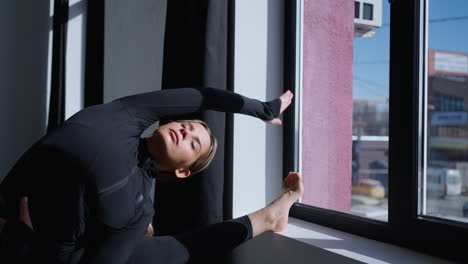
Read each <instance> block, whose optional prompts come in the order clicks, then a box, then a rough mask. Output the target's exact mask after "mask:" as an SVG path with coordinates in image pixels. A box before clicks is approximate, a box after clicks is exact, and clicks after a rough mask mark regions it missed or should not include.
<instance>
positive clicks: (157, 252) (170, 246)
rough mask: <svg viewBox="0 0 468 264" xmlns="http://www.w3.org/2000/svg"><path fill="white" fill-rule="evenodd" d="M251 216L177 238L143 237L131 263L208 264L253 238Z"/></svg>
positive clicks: (183, 234)
mask: <svg viewBox="0 0 468 264" xmlns="http://www.w3.org/2000/svg"><path fill="white" fill-rule="evenodd" d="M252 234H253V233H252V224H251V222H250V220H249V218H248V216H243V217H240V218H236V219H232V220H229V221H225V222H222V223H218V224H212V225H208V226H205V227H202V228H200V229H198V230H194V231H191V232H187V233H182V234H179V235H174V236H153V237H143V238H142V240H140V241H139V242H138V244H137V245H136V248H135V251H134V253H133V256H132V260H131V262H130V263H134V264H142V263H167V264H172V263H198V262H200V263H208V261H210V262H212V261H214V260H220V259H221V258H223V256H225V255H226V253H228V252H229V251H231V250H232V249H234V248H235V247H237V246H238V245H240V244H241V243H243V242H245V241H247V240H249V239H250V238H252Z"/></svg>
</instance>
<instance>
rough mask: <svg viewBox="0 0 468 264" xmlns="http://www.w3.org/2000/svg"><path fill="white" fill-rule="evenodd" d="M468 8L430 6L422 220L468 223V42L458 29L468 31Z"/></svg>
mask: <svg viewBox="0 0 468 264" xmlns="http://www.w3.org/2000/svg"><path fill="white" fill-rule="evenodd" d="M460 7H463V8H461V9H460ZM467 7H468V4H467V3H466V1H460V0H455V1H450V2H444V3H442V2H440V1H435V0H432V1H429V14H428V15H429V17H428V20H429V23H428V25H427V26H428V45H427V47H428V48H427V49H428V51H427V53H426V54H427V71H426V80H427V81H426V83H425V85H424V88H425V89H424V90H425V94H426V102H427V103H426V107H425V108H424V110H425V113H424V114H425V116H426V120H425V122H426V131H425V132H426V133H424V135H425V137H424V138H423V139H422V140H423V146H424V153H425V161H424V162H423V164H424V165H425V167H423V168H421V170H422V171H423V173H421V175H422V177H421V179H420V187H421V188H422V189H423V190H424V191H423V192H422V193H421V195H420V197H419V201H420V212H419V213H420V214H421V215H426V216H431V217H437V218H442V219H449V220H452V221H457V222H462V223H468V218H467V217H466V216H465V211H466V210H465V208H466V206H468V119H467V115H468V104H465V102H466V101H467V100H465V98H466V99H468V90H467V87H468V37H466V36H465V35H466V34H460V33H459V32H458V30H456V28H466V27H468V17H466V14H467V12H466V10H467ZM463 15H465V16H463ZM424 169H425V173H424ZM424 176H425V178H424ZM434 178H436V181H434ZM465 205H466V206H465Z"/></svg>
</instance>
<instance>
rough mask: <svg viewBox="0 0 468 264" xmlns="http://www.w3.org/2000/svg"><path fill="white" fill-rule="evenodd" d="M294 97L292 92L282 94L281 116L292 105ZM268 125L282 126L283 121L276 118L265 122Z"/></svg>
mask: <svg viewBox="0 0 468 264" xmlns="http://www.w3.org/2000/svg"><path fill="white" fill-rule="evenodd" d="M293 97H294V95H293V93H292V92H291V91H289V90H288V91H286V92H285V93H284V94H282V95H281V96H280V97H279V98H280V100H281V108H280V115H281V114H282V113H283V112H284V110H286V108H288V106H289V105H290V104H291V101H292V99H293ZM265 122H266V123H268V124H273V125H281V124H282V122H281V119H279V118H275V119H273V120H270V121H265Z"/></svg>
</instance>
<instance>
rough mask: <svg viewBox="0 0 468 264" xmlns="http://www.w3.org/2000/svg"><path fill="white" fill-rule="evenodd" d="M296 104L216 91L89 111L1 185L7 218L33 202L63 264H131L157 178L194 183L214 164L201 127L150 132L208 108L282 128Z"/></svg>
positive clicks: (171, 94) (35, 219) (30, 154)
mask: <svg viewBox="0 0 468 264" xmlns="http://www.w3.org/2000/svg"><path fill="white" fill-rule="evenodd" d="M291 99H292V94H291V93H290V92H286V93H285V94H283V95H282V96H281V97H280V98H278V99H276V100H273V101H270V102H265V103H262V102H260V101H257V100H253V99H249V98H246V97H243V96H241V95H238V94H235V93H231V92H226V91H222V90H218V89H211V88H180V89H172V90H163V91H156V92H150V93H145V94H139V95H134V96H128V97H125V98H121V99H118V100H115V101H113V102H111V103H108V104H103V105H98V106H93V107H89V108H86V109H83V110H82V111H80V112H78V113H77V114H75V115H74V116H72V117H71V118H70V119H68V120H67V121H66V122H65V123H64V124H63V125H62V126H61V127H60V128H59V129H57V130H55V131H53V132H52V133H51V134H49V135H46V136H45V137H44V138H42V139H41V140H39V141H38V142H37V143H36V144H35V145H34V146H33V147H32V148H31V149H29V150H28V151H27V152H26V153H25V154H24V155H23V156H22V157H21V159H20V160H19V161H18V163H17V164H16V165H15V166H14V168H13V169H12V170H11V172H10V173H9V174H8V175H7V177H6V178H5V180H4V181H3V183H2V184H1V185H0V193H1V194H2V196H3V198H4V200H5V201H6V204H7V216H8V218H9V219H15V218H17V216H18V215H19V213H18V208H17V206H15V205H17V204H18V202H19V201H20V199H21V197H23V196H28V197H29V207H30V213H31V220H32V223H33V224H34V227H35V232H36V233H37V234H38V235H39V236H47V237H48V238H52V240H53V241H55V242H54V243H47V244H45V245H43V246H44V251H45V252H48V253H50V255H53V256H56V258H57V260H58V261H59V262H71V263H76V262H80V261H82V262H89V263H126V262H128V261H129V260H131V259H132V258H134V251H135V250H136V248H138V247H136V245H137V244H138V245H140V243H143V244H144V243H148V242H141V234H143V233H144V231H145V230H146V228H147V226H148V223H150V221H151V219H152V216H153V214H154V209H153V204H152V201H151V199H150V197H149V193H150V189H151V186H152V182H153V181H154V178H155V177H157V175H158V174H159V172H160V171H164V172H170V173H173V174H174V176H175V177H179V178H183V177H189V176H190V175H193V174H194V173H196V172H198V171H200V170H201V169H203V168H204V167H206V166H207V164H209V161H210V160H211V159H212V157H213V155H214V151H215V149H216V141H215V140H214V139H213V137H212V136H211V135H210V132H209V130H208V129H207V127H206V126H205V125H204V124H203V123H200V122H196V121H184V122H170V123H168V124H165V125H162V126H160V127H159V128H158V129H157V130H156V131H155V132H154V133H153V135H152V136H151V137H150V138H149V139H143V138H141V137H140V136H141V134H142V132H143V131H144V130H145V129H146V128H147V127H149V126H150V125H151V124H153V123H154V122H156V121H159V120H160V119H175V120H177V119H180V118H181V117H184V118H186V117H187V115H193V114H197V113H199V112H201V111H204V110H216V111H224V112H235V113H242V114H247V115H251V116H254V117H258V118H260V119H262V120H265V121H268V122H270V123H280V122H279V120H278V119H276V117H277V116H278V115H279V114H280V113H281V112H282V111H284V109H285V108H286V107H287V106H288V105H289V104H290V102H291ZM247 218H248V217H247ZM239 221H244V222H246V218H243V219H242V220H239ZM254 222H256V221H254ZM252 225H253V226H255V223H252ZM247 226H248V224H247ZM254 229H255V228H254ZM257 229H258V228H257ZM259 230H261V229H259ZM145 241H146V240H145ZM149 241H156V240H154V239H153V240H149ZM149 244H151V242H150V243H149ZM164 245H168V243H167V242H166V243H164ZM140 248H143V246H142V245H140Z"/></svg>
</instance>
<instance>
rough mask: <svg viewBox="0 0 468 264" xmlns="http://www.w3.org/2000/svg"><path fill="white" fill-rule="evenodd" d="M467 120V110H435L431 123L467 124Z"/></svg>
mask: <svg viewBox="0 0 468 264" xmlns="http://www.w3.org/2000/svg"><path fill="white" fill-rule="evenodd" d="M467 121H468V113H467V112H433V113H432V118H431V125H445V126H447V125H448V126H450V125H465V124H467Z"/></svg>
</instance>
